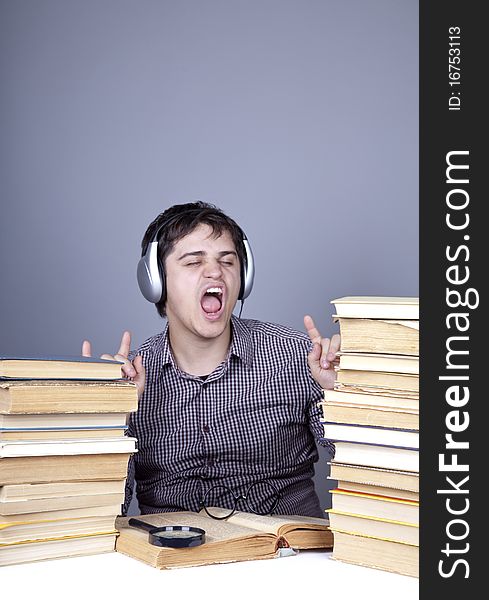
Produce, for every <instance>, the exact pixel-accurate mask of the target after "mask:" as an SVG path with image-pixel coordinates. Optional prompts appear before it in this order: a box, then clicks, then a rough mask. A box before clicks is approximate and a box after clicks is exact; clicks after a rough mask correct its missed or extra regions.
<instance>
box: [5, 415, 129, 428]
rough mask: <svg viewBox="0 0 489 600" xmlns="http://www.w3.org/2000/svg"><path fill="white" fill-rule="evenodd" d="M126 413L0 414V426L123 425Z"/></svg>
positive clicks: (92, 426)
mask: <svg viewBox="0 0 489 600" xmlns="http://www.w3.org/2000/svg"><path fill="white" fill-rule="evenodd" d="M126 421H127V413H125V412H116V413H81V414H78V413H67V414H64V413H56V414H52V413H51V414H0V428H2V429H4V430H6V429H18V430H41V429H87V428H99V427H106V428H118V427H125V426H126Z"/></svg>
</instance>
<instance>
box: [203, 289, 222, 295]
mask: <svg viewBox="0 0 489 600" xmlns="http://www.w3.org/2000/svg"><path fill="white" fill-rule="evenodd" d="M206 294H222V288H220V287H212V288H209V289H207V290H206Z"/></svg>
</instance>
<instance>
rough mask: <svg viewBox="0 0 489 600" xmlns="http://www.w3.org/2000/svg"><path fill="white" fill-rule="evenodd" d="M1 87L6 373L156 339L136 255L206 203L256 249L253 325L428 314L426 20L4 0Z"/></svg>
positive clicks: (223, 0) (339, 9)
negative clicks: (423, 232)
mask: <svg viewBox="0 0 489 600" xmlns="http://www.w3.org/2000/svg"><path fill="white" fill-rule="evenodd" d="M0 77H1V80H0V84H1V88H0V123H1V135H0V156H1V161H0V193H1V196H0V197H1V212H0V218H1V225H0V274H1V277H0V285H1V293H0V303H1V306H0V308H1V310H0V319H1V323H0V354H14V355H15V354H18V355H23V354H77V353H79V352H80V345H81V341H82V339H83V338H85V337H87V338H89V339H90V340H91V341H92V344H93V346H94V350H95V353H96V354H100V353H102V352H112V351H115V350H116V348H117V347H118V343H119V339H120V335H121V333H122V331H123V329H125V328H128V329H130V330H131V332H132V334H133V346H134V347H137V346H138V345H139V344H140V343H141V342H142V341H143V340H144V339H146V338H147V337H149V336H150V335H153V334H154V333H156V332H157V331H159V330H161V328H162V326H163V323H162V321H161V320H160V319H159V317H158V316H157V314H156V310H155V309H154V308H153V307H152V306H151V305H150V304H149V303H147V302H146V300H144V298H143V297H142V296H141V295H140V293H139V290H138V288H137V283H136V276H135V273H136V271H135V269H136V264H137V260H138V258H139V255H140V241H141V238H142V235H143V233H144V230H145V229H146V226H147V225H148V223H149V222H150V221H151V220H152V219H153V218H154V217H155V216H156V215H157V214H158V213H159V212H161V211H162V210H164V209H165V208H166V207H167V206H169V205H171V204H174V203H180V202H187V201H194V200H198V199H200V200H205V201H209V202H213V203H215V204H217V205H218V206H220V207H221V208H223V209H224V210H225V211H226V212H227V213H229V214H230V215H231V216H232V217H234V218H235V219H236V220H237V221H238V222H239V223H240V225H241V226H242V227H243V229H244V230H245V232H246V233H247V235H248V238H249V240H250V242H251V245H252V247H253V251H254V255H255V259H256V263H257V273H256V278H255V287H254V290H253V293H252V295H251V296H250V297H249V299H248V300H247V301H246V303H245V306H244V310H243V316H244V317H252V318H259V319H263V320H270V321H275V322H279V323H283V324H286V325H291V326H293V327H296V328H298V329H303V322H302V318H303V315H304V314H305V313H309V314H311V315H312V316H313V317H314V319H315V320H316V323H317V325H318V327H319V328H320V329H321V331H322V333H323V335H331V334H332V333H334V332H336V331H337V328H336V326H335V325H334V324H333V323H332V318H331V315H332V312H333V310H332V306H331V305H330V300H331V299H333V298H335V297H338V296H342V295H357V294H358V295H368V294H372V295H407V296H416V295H418V2H417V1H415V0H343V1H339V0H338V1H333V0H248V1H245V0H200V1H199V0H192V1H190V0H183V1H182V0H179V1H177V0H173V1H169V0H138V1H136V0H134V1H130V0H97V1H96V0H83V1H82V0H41V1H40V0H2V1H1V2H0ZM327 469H328V467H327V464H326V456H325V455H324V454H321V459H320V462H319V463H318V465H317V469H316V487H317V490H318V493H319V495H320V499H321V502H322V504H323V505H324V507H329V506H330V498H329V494H328V491H327V490H328V488H329V487H330V485H329V482H328V481H327V480H326V475H327ZM134 510H135V509H134V507H132V511H134Z"/></svg>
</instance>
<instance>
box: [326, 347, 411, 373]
mask: <svg viewBox="0 0 489 600" xmlns="http://www.w3.org/2000/svg"><path fill="white" fill-rule="evenodd" d="M338 356H339V358H340V363H339V368H340V369H350V370H355V371H377V372H381V373H382V372H388V373H407V374H411V375H418V376H419V356H408V355H406V354H373V353H367V352H338Z"/></svg>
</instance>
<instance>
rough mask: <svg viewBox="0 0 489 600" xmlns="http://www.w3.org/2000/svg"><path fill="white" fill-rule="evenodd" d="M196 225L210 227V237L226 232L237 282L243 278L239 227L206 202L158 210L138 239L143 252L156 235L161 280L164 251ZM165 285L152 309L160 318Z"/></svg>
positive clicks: (243, 256) (168, 252)
mask: <svg viewBox="0 0 489 600" xmlns="http://www.w3.org/2000/svg"><path fill="white" fill-rule="evenodd" d="M199 225H209V227H211V228H212V233H213V235H214V237H219V236H220V235H222V233H223V232H228V233H229V235H230V236H231V239H232V241H233V243H234V246H235V248H236V252H237V254H238V258H239V263H240V270H241V281H243V269H244V263H245V260H246V258H245V257H246V253H245V248H244V244H243V230H242V229H241V227H240V226H239V225H238V224H237V223H236V222H235V221H234V220H233V219H231V217H228V216H227V215H226V214H224V212H223V211H222V210H221V209H220V208H217V206H214V205H213V204H208V203H207V202H201V201H199V202H189V203H187V204H175V205H174V206H171V207H170V208H167V209H166V210H165V211H164V212H162V213H160V214H159V215H158V216H157V217H156V219H155V220H154V221H152V222H151V223H150V224H149V225H148V228H147V229H146V232H145V234H144V237H143V239H142V242H141V250H142V254H143V255H144V254H145V252H146V250H147V248H148V246H149V244H150V243H151V242H152V241H153V240H154V238H155V235H156V234H158V266H159V269H160V274H161V277H162V278H163V280H164V279H165V273H164V268H165V260H166V257H167V256H168V254H170V252H171V251H172V250H173V247H174V246H175V244H176V243H177V242H178V241H179V240H181V239H182V238H184V237H185V236H186V235H188V234H189V233H192V231H193V230H194V229H195V228H196V227H198V226H199ZM165 304H166V286H164V292H163V294H162V297H161V299H160V300H159V302H157V303H156V309H157V311H158V314H159V315H160V316H161V317H165V316H166V312H165Z"/></svg>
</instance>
